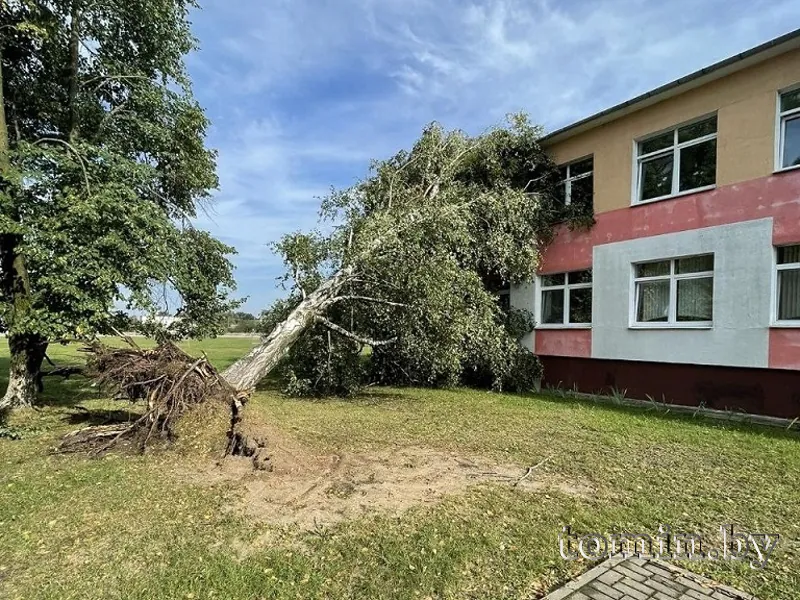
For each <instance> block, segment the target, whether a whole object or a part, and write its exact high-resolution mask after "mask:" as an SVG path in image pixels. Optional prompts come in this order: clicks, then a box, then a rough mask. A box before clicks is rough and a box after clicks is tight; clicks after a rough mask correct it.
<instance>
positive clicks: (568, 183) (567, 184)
mask: <svg viewBox="0 0 800 600" xmlns="http://www.w3.org/2000/svg"><path fill="white" fill-rule="evenodd" d="M589 159H592V170H591V171H589V172H588V173H581V174H580V175H575V176H574V177H573V176H572V175H571V173H570V169H571V167H572V165H574V164H577V163H582V162H584V161H586V160H589ZM565 167H566V169H567V177H566V179H562V180H561V182H560V183H559V185H561V184H563V185H564V206H569V205H570V204H572V182H573V181H580V180H581V179H586V178H588V177H592V176H593V175H594V154H589V155H587V156H584V157H583V158H578V159H576V160H571V161H569V162H568V163H566V164H563V165H558V168H559V169H563V168H565ZM592 187H594V186H592ZM592 195H594V189H593V190H592Z"/></svg>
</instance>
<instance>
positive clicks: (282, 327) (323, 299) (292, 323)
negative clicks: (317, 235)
mask: <svg viewBox="0 0 800 600" xmlns="http://www.w3.org/2000/svg"><path fill="white" fill-rule="evenodd" d="M352 277H353V271H352V269H350V268H345V269H342V270H341V271H339V272H337V273H336V274H335V275H334V276H333V277H331V278H330V279H328V280H327V281H325V282H324V283H323V284H322V285H321V286H319V287H318V288H317V289H316V291H314V292H313V293H312V294H309V295H308V296H307V297H306V298H305V299H303V301H302V302H301V303H300V304H299V305H298V307H297V308H295V309H294V310H293V311H292V312H291V313H290V314H289V316H288V317H287V318H286V320H285V321H283V322H282V323H281V324H279V325H278V326H277V327H276V328H275V329H274V330H273V331H272V333H270V334H269V335H268V336H267V338H266V339H265V340H264V341H263V342H262V343H261V344H260V345H259V346H257V347H255V348H253V350H251V351H250V352H249V353H248V354H247V355H246V356H244V357H242V358H240V359H239V360H237V361H236V362H235V363H233V364H232V365H231V366H230V367H228V368H227V369H226V370H225V372H224V373H222V376H223V377H224V378H225V380H226V381H227V382H228V383H230V384H231V385H232V386H233V387H235V388H236V389H238V390H242V391H248V390H252V389H253V388H254V387H255V386H256V384H257V383H258V382H259V381H261V380H262V379H264V377H266V376H267V375H268V374H269V372H270V371H272V369H274V368H275V365H277V364H278V362H279V361H280V360H281V358H283V356H284V355H285V354H286V352H288V351H289V349H290V348H291V347H292V345H293V344H294V343H295V342H296V341H297V340H298V338H299V337H300V336H301V335H302V334H303V332H304V331H306V330H307V329H308V328H309V327H311V325H313V324H314V322H315V321H316V319H317V317H318V316H321V315H323V314H324V313H325V311H326V310H327V309H328V307H329V306H330V305H331V304H333V303H334V302H336V299H337V297H338V295H339V292H340V291H341V289H342V287H344V286H345V285H346V284H347V283H348V282H349V281H350V280H351V279H352Z"/></svg>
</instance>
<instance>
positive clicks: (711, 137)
mask: <svg viewBox="0 0 800 600" xmlns="http://www.w3.org/2000/svg"><path fill="white" fill-rule="evenodd" d="M636 161H637V165H638V179H637V192H636V201H637V202H644V201H646V200H658V199H661V198H668V197H670V196H674V195H676V194H680V193H683V192H689V191H693V190H700V189H702V188H707V187H710V186H713V185H715V184H716V182H717V117H716V115H714V116H713V117H711V118H708V119H704V120H702V121H697V122H694V123H690V124H688V125H683V126H682V127H677V128H675V129H672V130H670V131H667V132H665V133H659V134H657V135H654V136H651V137H649V138H647V139H645V140H642V141H640V142H639V143H638V144H637V159H636Z"/></svg>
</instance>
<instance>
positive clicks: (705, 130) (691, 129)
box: [678, 115, 717, 144]
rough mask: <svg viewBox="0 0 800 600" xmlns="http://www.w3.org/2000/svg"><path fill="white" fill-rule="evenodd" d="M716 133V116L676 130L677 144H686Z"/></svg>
mask: <svg viewBox="0 0 800 600" xmlns="http://www.w3.org/2000/svg"><path fill="white" fill-rule="evenodd" d="M716 132H717V117H716V115H715V116H713V117H711V118H710V119H706V120H705V121H700V122H698V123H692V124H691V125H686V126H685V127H681V128H680V129H678V143H679V144H681V143H683V142H688V141H690V140H694V139H697V138H699V137H703V136H704V135H709V134H712V133H716Z"/></svg>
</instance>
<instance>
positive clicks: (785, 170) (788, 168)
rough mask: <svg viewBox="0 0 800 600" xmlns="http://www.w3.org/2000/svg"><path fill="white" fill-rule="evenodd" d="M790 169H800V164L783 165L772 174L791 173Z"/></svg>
mask: <svg viewBox="0 0 800 600" xmlns="http://www.w3.org/2000/svg"><path fill="white" fill-rule="evenodd" d="M790 171H800V165H792V166H791V167H781V168H780V169H775V170H774V171H773V172H772V174H773V175H780V174H781V173H789V172H790Z"/></svg>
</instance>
